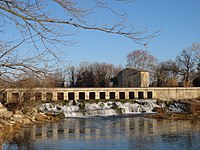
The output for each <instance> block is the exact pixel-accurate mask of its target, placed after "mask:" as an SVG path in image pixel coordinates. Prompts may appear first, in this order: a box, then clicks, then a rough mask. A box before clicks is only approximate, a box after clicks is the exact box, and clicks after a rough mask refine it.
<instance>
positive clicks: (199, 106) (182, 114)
mask: <svg viewBox="0 0 200 150" xmlns="http://www.w3.org/2000/svg"><path fill="white" fill-rule="evenodd" d="M170 103H171V104H173V105H174V106H175V107H176V108H177V110H178V111H173V110H171V109H169V108H170V107H156V108H154V110H153V111H155V112H157V113H156V114H151V115H148V116H146V117H148V118H154V119H170V120H198V119H200V99H190V100H178V101H177V100H174V101H171V102H170ZM168 105H169V104H168Z"/></svg>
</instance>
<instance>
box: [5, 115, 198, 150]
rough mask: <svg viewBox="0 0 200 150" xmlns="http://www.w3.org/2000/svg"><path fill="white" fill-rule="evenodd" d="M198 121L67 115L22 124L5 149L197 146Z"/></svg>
mask: <svg viewBox="0 0 200 150" xmlns="http://www.w3.org/2000/svg"><path fill="white" fill-rule="evenodd" d="M199 143H200V122H199V121H181V120H176V121H175V120H174V121H173V120H155V119H149V118H145V117H144V115H123V116H110V117H91V118H66V119H64V120H63V121H62V122H60V123H54V124H51V123H49V124H40V125H33V126H32V127H28V126H27V127H25V128H23V131H22V132H21V133H20V134H18V135H16V137H15V138H14V140H13V141H12V142H11V143H7V144H4V146H3V147H4V149H33V150H34V149H115V150H116V149H185V150H186V149H200V145H199Z"/></svg>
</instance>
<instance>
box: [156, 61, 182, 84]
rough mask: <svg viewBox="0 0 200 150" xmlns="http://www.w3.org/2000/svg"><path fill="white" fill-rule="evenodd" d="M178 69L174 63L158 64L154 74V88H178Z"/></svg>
mask: <svg viewBox="0 0 200 150" xmlns="http://www.w3.org/2000/svg"><path fill="white" fill-rule="evenodd" d="M178 72H179V68H178V66H177V63H176V61H173V60H167V61H163V62H161V63H159V65H158V66H157V68H156V72H155V78H156V80H155V83H156V85H154V86H159V87H160V86H178V79H179V74H178Z"/></svg>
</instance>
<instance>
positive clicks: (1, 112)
mask: <svg viewBox="0 0 200 150" xmlns="http://www.w3.org/2000/svg"><path fill="white" fill-rule="evenodd" d="M12 115H13V112H12V111H8V110H7V109H6V108H2V109H0V118H3V119H10V118H11V117H12Z"/></svg>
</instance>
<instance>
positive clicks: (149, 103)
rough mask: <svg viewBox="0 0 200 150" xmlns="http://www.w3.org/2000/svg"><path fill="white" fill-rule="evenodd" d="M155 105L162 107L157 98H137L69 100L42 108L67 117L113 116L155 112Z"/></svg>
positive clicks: (45, 105)
mask: <svg viewBox="0 0 200 150" xmlns="http://www.w3.org/2000/svg"><path fill="white" fill-rule="evenodd" d="M155 107H160V106H158V105H157V104H156V100H136V101H134V102H132V103H130V102H125V103H122V102H119V101H118V102H117V101H116V102H113V101H108V102H98V103H87V102H84V103H83V102H76V104H74V103H73V102H69V104H67V105H63V104H52V103H45V104H42V105H41V107H40V110H41V111H43V112H48V113H54V114H58V113H63V114H64V116H65V117H84V116H85V117H88V116H112V115H119V114H120V115H121V114H138V113H153V112H152V110H153V109H154V108H155Z"/></svg>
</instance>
